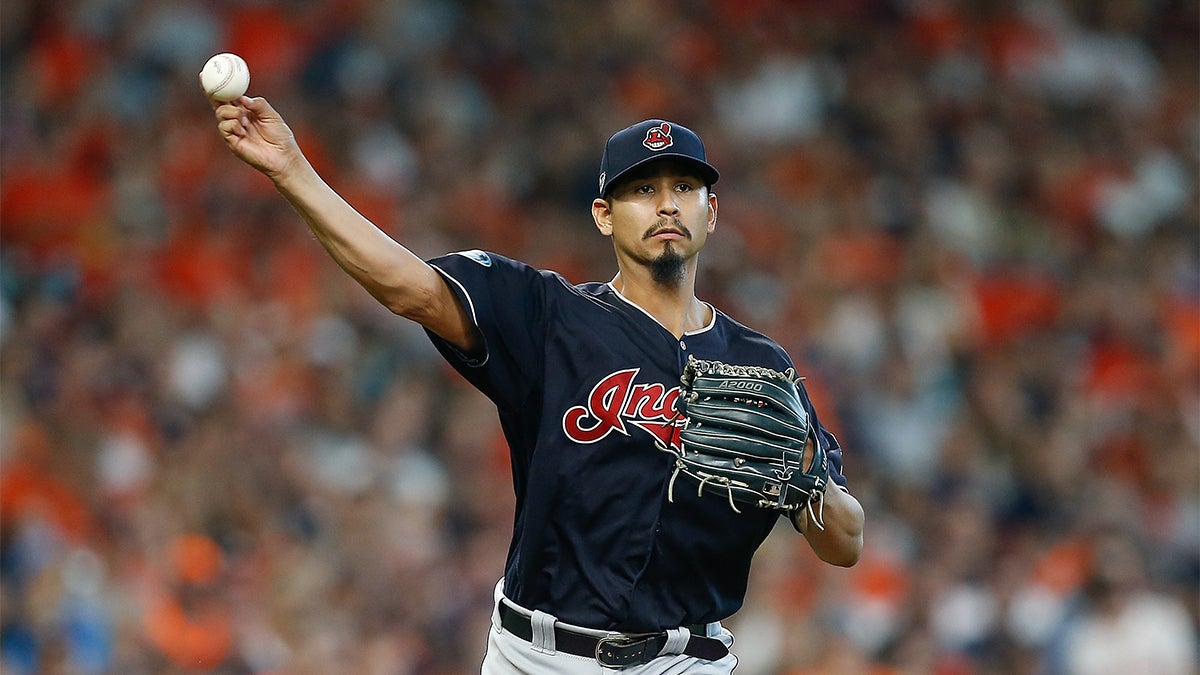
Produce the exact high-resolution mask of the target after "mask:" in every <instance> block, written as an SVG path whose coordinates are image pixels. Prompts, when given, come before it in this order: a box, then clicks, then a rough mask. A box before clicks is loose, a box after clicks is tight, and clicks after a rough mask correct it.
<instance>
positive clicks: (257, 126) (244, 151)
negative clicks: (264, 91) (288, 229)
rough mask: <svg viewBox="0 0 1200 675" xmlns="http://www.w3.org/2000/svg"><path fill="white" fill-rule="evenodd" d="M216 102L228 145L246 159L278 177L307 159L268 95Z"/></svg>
mask: <svg viewBox="0 0 1200 675" xmlns="http://www.w3.org/2000/svg"><path fill="white" fill-rule="evenodd" d="M210 102H211V103H212V104H213V108H214V109H215V112H216V116H217V129H218V130H219V131H220V132H221V138H223V139H224V140H225V144H226V145H228V146H229V149H230V150H232V151H233V154H234V155H236V156H237V157H238V158H239V159H241V160H242V161H243V162H246V163H247V164H249V165H250V166H252V167H254V168H255V169H258V170H259V171H261V172H263V173H264V174H266V176H267V177H268V178H270V179H271V180H273V181H276V182H278V180H279V179H280V178H281V177H282V176H283V175H284V174H285V173H286V172H287V171H288V170H289V168H291V167H293V166H299V165H301V164H303V163H304V162H305V160H304V156H303V154H302V153H301V152H300V146H299V145H297V143H296V137H295V136H294V135H293V134H292V130H291V128H289V127H288V125H287V123H285V122H284V121H283V118H282V117H280V116H279V113H277V112H275V109H274V108H272V107H271V104H270V103H267V100H266V99H265V98H261V97H256V98H251V97H249V96H242V97H239V98H236V99H234V100H232V101H230V102H229V103H220V102H218V101H212V100H211V99H210Z"/></svg>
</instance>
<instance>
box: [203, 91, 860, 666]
mask: <svg viewBox="0 0 1200 675" xmlns="http://www.w3.org/2000/svg"><path fill="white" fill-rule="evenodd" d="M214 105H215V106H216V107H215V110H216V117H217V120H218V127H219V130H220V133H221V136H222V137H223V138H224V140H225V142H226V143H227V144H228V146H229V148H230V149H231V150H232V151H233V153H234V154H235V155H236V156H237V157H239V158H240V159H242V160H243V161H245V162H246V163H248V164H250V165H251V166H253V167H254V168H256V169H258V170H259V171H261V172H262V173H264V174H265V175H266V176H268V177H269V178H270V179H271V180H272V181H273V182H274V183H275V185H276V187H277V189H278V190H279V192H280V193H281V194H282V195H283V196H284V198H286V199H287V201H288V202H289V203H290V204H291V205H292V206H293V207H294V208H295V210H296V211H297V212H298V213H299V214H300V215H301V216H302V217H303V219H304V220H305V221H306V222H307V224H308V226H309V227H310V228H311V229H312V231H313V233H314V234H315V235H316V237H317V239H318V240H319V241H320V242H321V244H322V245H323V246H324V247H325V248H326V249H327V250H328V252H329V254H330V255H331V256H332V257H333V258H334V260H336V261H337V263H338V264H339V265H340V266H341V267H342V268H343V269H344V270H345V271H346V272H347V273H348V274H350V275H351V276H352V277H353V278H354V279H356V280H357V281H358V282H359V283H360V284H361V285H362V286H363V287H364V288H365V289H366V290H367V291H368V292H370V293H371V294H372V295H373V296H374V297H375V298H376V299H377V300H378V301H379V302H380V303H382V304H383V305H384V306H386V307H387V308H388V309H390V310H391V311H392V312H394V313H396V314H398V315H400V316H403V317H406V318H408V319H411V320H413V321H416V322H418V323H420V324H421V325H422V326H424V328H425V329H426V330H427V332H428V334H429V336H430V338H431V339H432V341H433V343H434V344H435V345H436V346H437V348H438V349H439V351H440V352H441V354H442V355H443V356H444V357H445V359H446V360H447V361H448V362H449V363H450V364H451V365H452V366H453V367H454V368H455V369H457V371H458V372H460V373H461V374H462V375H463V376H464V377H465V378H466V379H467V380H468V381H470V382H471V383H472V384H473V385H474V386H475V387H477V388H478V389H479V390H480V391H481V392H483V393H484V394H485V395H486V396H488V398H490V399H491V400H492V401H493V402H494V403H495V405H496V408H497V411H498V413H499V418H500V422H501V425H502V428H503V431H504V434H505V437H506V439H507V441H508V445H509V448H510V451H511V455H512V474H513V487H514V490H515V493H516V514H515V519H514V524H513V537H512V542H511V545H510V547H509V551H508V558H507V562H506V565H505V569H504V572H503V576H502V578H501V579H500V583H498V584H497V586H496V590H495V599H496V603H495V609H494V611H493V615H492V626H493V630H491V631H489V635H488V644H487V653H486V656H485V658H484V662H483V666H482V672H484V673H568V674H569V673H602V672H613V669H620V670H621V671H622V672H623V673H631V674H635V673H636V674H638V675H641V674H643V673H729V672H732V670H733V668H734V666H735V665H736V663H737V658H736V656H734V655H733V654H732V653H731V652H730V647H731V646H732V644H733V636H732V635H731V633H730V632H729V631H728V630H727V629H726V628H725V627H723V626H722V625H721V620H722V619H726V618H727V617H729V616H730V615H732V614H734V613H735V612H736V611H738V609H739V608H740V607H741V605H742V602H743V599H744V596H745V592H746V584H747V578H748V574H749V570H750V562H751V558H752V556H753V554H754V552H755V550H756V549H757V548H758V546H759V545H760V544H761V543H762V542H763V540H764V539H765V538H766V537H767V535H768V533H769V532H771V530H772V529H773V527H774V526H775V524H776V522H777V521H778V518H779V517H780V515H781V514H786V517H788V518H789V519H790V520H791V521H792V523H793V525H794V526H795V528H796V529H797V530H798V531H800V532H801V533H803V536H804V537H805V538H806V539H807V541H808V543H809V544H810V546H811V547H812V549H813V551H814V552H815V553H816V554H817V555H818V556H819V557H820V558H821V559H822V560H824V561H826V562H828V563H831V564H834V565H842V566H849V565H853V564H854V563H855V562H856V561H857V560H858V557H859V555H860V554H861V550H862V532H863V511H862V508H861V507H860V505H859V503H858V502H857V501H856V500H855V499H854V498H853V497H852V496H851V495H850V494H849V492H848V491H846V489H845V479H844V478H843V476H842V473H841V450H840V448H839V446H838V442H837V440H836V439H835V438H834V436H833V435H832V434H830V433H829V432H828V431H827V430H826V429H825V428H824V427H823V426H821V423H820V421H819V419H818V417H817V413H816V411H815V410H813V408H812V404H811V402H809V400H808V397H807V394H805V393H804V391H803V387H802V386H800V385H798V382H797V385H798V389H799V392H800V394H799V401H800V402H801V405H802V408H803V409H802V410H799V409H797V410H796V411H795V413H796V414H797V415H798V416H799V418H800V419H801V420H802V421H803V425H801V426H802V427H803V429H802V430H801V433H800V438H799V439H798V440H799V443H800V445H794V446H793V447H802V448H803V455H804V460H803V463H804V465H805V466H808V464H809V463H810V462H812V463H813V464H816V462H813V458H814V457H816V456H818V455H819V456H821V457H822V461H821V462H820V465H821V470H822V471H823V473H822V474H821V476H820V477H818V478H817V479H816V483H815V484H816V485H818V486H822V487H825V486H833V488H836V489H822V491H821V492H814V493H813V494H814V495H815V496H817V497H820V499H819V500H808V501H806V502H805V503H806V505H807V508H796V509H792V510H787V511H784V510H779V509H775V508H756V507H749V508H747V507H745V506H744V504H743V505H740V508H739V505H738V504H735V501H734V499H733V494H734V492H733V489H732V486H734V485H740V483H738V481H736V480H732V481H731V480H728V479H726V478H721V477H720V476H717V474H715V473H705V472H704V471H700V474H699V475H703V476H705V478H702V479H701V480H700V483H699V486H700V488H699V489H697V483H696V481H692V482H691V483H687V484H686V485H685V484H684V482H683V481H684V480H685V479H683V478H681V477H680V476H679V473H680V469H681V468H682V467H683V466H684V463H683V462H682V461H677V459H678V458H679V457H682V456H684V455H683V454H682V449H683V448H682V446H681V443H682V442H681V430H683V428H684V424H683V423H682V422H681V417H680V410H681V409H682V407H683V404H684V402H683V401H681V400H680V399H681V395H682V394H683V392H684V389H683V388H682V386H681V374H683V373H684V371H685V367H687V364H688V363H689V359H707V360H719V361H722V362H725V363H731V364H747V365H751V366H755V367H761V368H762V369H770V370H772V371H780V372H794V371H792V370H791V369H792V367H793V364H792V362H791V360H790V359H789V357H788V355H787V354H786V353H785V352H784V350H783V349H782V348H781V347H780V346H779V345H778V344H776V343H775V342H773V341H772V340H771V339H769V338H767V337H765V336H764V335H762V334H760V333H757V332H755V331H753V330H751V329H749V328H747V327H745V326H743V325H741V324H739V323H738V322H736V321H734V320H733V319H731V318H730V317H728V316H726V315H725V314H723V313H722V312H721V311H720V310H718V309H716V308H714V307H712V306H711V305H709V304H708V303H705V302H703V301H701V300H699V299H698V298H696V296H695V293H694V288H695V281H696V266H697V256H698V254H699V252H700V250H701V249H702V248H703V247H704V245H705V243H706V241H707V240H708V237H709V236H710V235H711V234H712V233H713V231H714V229H715V227H716V223H717V196H716V195H715V194H714V193H713V192H712V190H711V187H712V185H713V184H714V183H716V182H717V179H718V178H719V174H718V172H717V170H716V169H715V168H714V167H713V166H712V165H710V164H709V163H708V161H707V158H706V156H705V150H704V146H703V144H702V142H701V140H700V138H699V137H698V136H697V135H696V134H695V133H693V132H692V131H691V130H689V129H687V128H685V127H683V126H681V125H678V124H674V123H671V122H667V121H664V120H647V121H644V122H641V123H639V124H635V125H633V126H630V127H628V128H626V129H623V130H621V131H618V132H617V133H615V134H613V136H612V137H611V138H610V139H609V140H608V142H607V143H606V145H605V147H604V152H603V157H602V160H601V166H600V174H599V189H598V193H597V197H596V199H595V200H594V201H593V203H592V217H593V219H594V221H595V225H596V228H597V229H598V230H599V232H600V234H601V235H603V236H605V237H609V238H611V239H612V242H613V248H614V250H615V253H616V263H617V265H616V274H615V276H614V277H613V278H612V279H611V280H610V281H607V282H597V283H584V284H580V285H572V284H570V283H568V282H567V281H566V280H564V279H563V278H562V277H561V276H559V275H558V274H555V273H553V272H550V271H544V270H538V269H534V268H532V267H530V266H528V265H526V264H523V263H521V262H518V261H516V260H512V259H510V258H507V257H504V256H502V255H497V254H495V253H489V252H484V251H466V252H460V253H453V254H449V255H445V256H442V257H439V258H436V259H433V260H430V261H428V262H426V261H424V260H421V259H419V258H417V257H416V256H415V255H414V254H413V253H411V252H410V251H409V250H408V249H406V248H404V247H403V246H401V245H400V244H398V243H397V242H395V241H394V240H392V239H391V238H390V237H389V236H388V235H386V234H385V233H384V232H382V231H381V230H379V229H378V228H376V227H375V226H374V225H373V224H372V223H370V222H369V221H368V220H366V219H365V218H364V217H362V216H361V215H360V214H358V213H357V212H356V211H355V210H354V209H353V208H352V207H351V206H350V205H348V204H347V203H346V202H345V201H343V200H342V199H341V198H340V197H339V196H338V195H337V194H336V193H335V192H334V191H333V190H332V189H331V188H330V187H329V186H328V185H327V184H326V183H324V182H323V181H322V179H321V178H320V177H319V176H318V175H317V173H316V172H315V171H314V170H313V168H312V166H311V165H310V164H309V163H308V161H307V160H306V159H305V157H304V155H303V154H302V152H301V150H300V148H299V147H298V145H297V143H296V141H295V139H294V138H293V136H292V133H291V131H290V130H289V128H288V127H287V125H286V124H285V122H284V120H283V119H281V117H280V116H279V114H278V113H277V112H276V111H275V110H274V109H273V108H272V107H271V105H269V104H268V102H267V101H266V100H264V99H262V98H248V97H244V96H243V97H241V98H239V99H237V100H235V101H233V102H232V103H229V104H224V105H216V104H214ZM483 217H486V214H483ZM720 386H722V387H724V386H725V384H724V383H723V384H721V385H720ZM730 386H731V387H742V388H745V389H753V388H759V389H761V388H762V385H761V384H757V383H753V382H749V383H747V382H745V381H742V382H739V383H734V384H731V385H730ZM732 400H735V401H741V400H746V399H744V398H737V397H735V398H734V399H732ZM798 407H799V406H798ZM697 426H699V425H697ZM748 426H754V425H748ZM682 445H686V444H682ZM798 457H799V455H797V458H798ZM797 461H798V459H797ZM737 462H742V463H744V461H743V460H742V459H740V458H739V459H738V460H736V461H735V462H733V463H732V464H736V463H737ZM732 464H731V466H732ZM688 466H689V471H691V468H692V467H691V465H688ZM739 466H740V465H739ZM691 474H692V475H694V474H695V472H694V471H693V472H691ZM710 478H711V479H712V480H711V481H709V479H710ZM705 482H710V484H709V485H708V486H707V487H708V488H712V487H713V485H714V484H716V485H718V489H717V491H716V494H711V493H710V492H711V490H710V491H705V490H704V488H705V487H706V486H705ZM721 485H724V486H726V487H728V488H729V496H730V498H729V499H725V498H724V497H723V496H720V495H721V494H723V493H721V492H720V490H721V489H724V488H721V487H720V486H721ZM689 488H690V489H689ZM776 489H778V487H777V488H776ZM817 502H819V503H817ZM814 503H817V506H818V507H819V508H817V509H814V508H813V505H814Z"/></svg>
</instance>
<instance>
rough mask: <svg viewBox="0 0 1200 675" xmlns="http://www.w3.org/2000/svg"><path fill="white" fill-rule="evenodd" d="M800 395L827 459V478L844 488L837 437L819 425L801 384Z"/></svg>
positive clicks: (817, 417)
mask: <svg viewBox="0 0 1200 675" xmlns="http://www.w3.org/2000/svg"><path fill="white" fill-rule="evenodd" d="M800 394H801V395H802V396H803V397H804V409H805V410H807V411H808V418H809V419H810V420H812V421H813V429H815V430H816V442H817V443H820V444H821V447H822V448H824V450H825V455H826V457H828V458H829V478H830V480H832V481H833V482H834V483H836V484H838V485H840V486H842V487H846V477H845V476H844V475H842V445H841V443H839V442H838V439H837V436H834V435H833V432H832V431H830V430H828V429H826V428H825V425H823V424H821V418H820V417H819V416H818V415H817V411H816V408H815V407H814V406H813V404H812V400H811V399H810V398H809V397H808V390H807V389H805V388H804V383H803V382H801V383H800Z"/></svg>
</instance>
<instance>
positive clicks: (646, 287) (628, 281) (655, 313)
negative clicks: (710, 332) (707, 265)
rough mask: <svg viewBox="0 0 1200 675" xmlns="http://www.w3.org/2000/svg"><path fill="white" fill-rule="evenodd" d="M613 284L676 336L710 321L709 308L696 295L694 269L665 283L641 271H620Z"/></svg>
mask: <svg viewBox="0 0 1200 675" xmlns="http://www.w3.org/2000/svg"><path fill="white" fill-rule="evenodd" d="M639 271H643V270H639ZM612 286H613V288H615V289H617V292H618V293H620V294H621V295H622V296H623V297H624V298H625V299H626V300H629V301H630V302H632V303H634V304H635V305H637V306H638V307H641V308H642V309H643V310H645V311H646V312H647V313H648V314H650V316H652V317H654V318H655V319H656V320H657V321H658V322H659V323H661V324H662V325H663V327H664V328H666V329H667V330H668V331H670V332H671V334H672V335H674V336H675V337H676V338H681V337H683V334H684V333H687V332H689V331H694V330H697V329H700V328H703V327H704V326H707V325H708V323H709V321H711V320H712V310H711V309H710V308H709V306H708V305H706V304H705V303H703V302H700V300H699V299H698V298H696V293H695V288H696V276H695V274H694V272H689V273H688V274H687V275H686V276H685V277H684V278H683V279H681V280H680V281H679V283H678V284H674V285H664V284H660V283H658V282H656V281H654V280H653V279H651V278H650V275H649V274H648V273H645V272H644V271H643V274H629V273H628V271H626V270H622V271H621V272H618V273H617V276H616V277H614V278H613V280H612Z"/></svg>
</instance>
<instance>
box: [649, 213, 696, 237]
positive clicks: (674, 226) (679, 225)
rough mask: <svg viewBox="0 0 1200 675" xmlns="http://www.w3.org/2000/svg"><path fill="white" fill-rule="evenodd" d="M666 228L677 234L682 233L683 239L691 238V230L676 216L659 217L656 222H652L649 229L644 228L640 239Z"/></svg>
mask: <svg viewBox="0 0 1200 675" xmlns="http://www.w3.org/2000/svg"><path fill="white" fill-rule="evenodd" d="M667 230H670V231H671V232H678V233H679V234H681V235H683V237H684V238H685V239H691V238H692V232H691V230H689V229H687V227H685V226H684V224H683V221H682V220H680V219H678V218H671V219H670V220H668V219H666V218H659V219H658V222H656V223H654V225H652V226H651V227H650V229H648V230H646V233H645V234H643V235H642V239H649V238H650V237H653V236H654V235H656V234H660V233H662V232H664V231H667Z"/></svg>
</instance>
